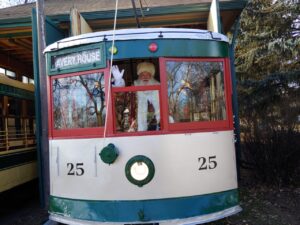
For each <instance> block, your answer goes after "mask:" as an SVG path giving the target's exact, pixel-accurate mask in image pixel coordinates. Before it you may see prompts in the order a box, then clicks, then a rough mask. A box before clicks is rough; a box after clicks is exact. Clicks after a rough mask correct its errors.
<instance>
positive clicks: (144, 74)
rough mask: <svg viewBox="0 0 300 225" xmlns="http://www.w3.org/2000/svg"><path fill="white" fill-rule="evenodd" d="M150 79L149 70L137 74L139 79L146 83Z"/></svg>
mask: <svg viewBox="0 0 300 225" xmlns="http://www.w3.org/2000/svg"><path fill="white" fill-rule="evenodd" d="M151 79H152V75H151V73H149V72H146V71H145V72H142V73H140V75H139V80H141V81H143V82H144V83H148V82H149V81H150V80H151Z"/></svg>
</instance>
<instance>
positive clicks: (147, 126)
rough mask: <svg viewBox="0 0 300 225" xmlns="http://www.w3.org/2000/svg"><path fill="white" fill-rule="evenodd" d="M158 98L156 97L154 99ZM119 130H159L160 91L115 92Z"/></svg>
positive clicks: (117, 126)
mask: <svg viewBox="0 0 300 225" xmlns="http://www.w3.org/2000/svg"><path fill="white" fill-rule="evenodd" d="M152 98H156V99H152ZM114 99H115V104H114V105H115V113H116V114H115V121H116V127H115V129H116V131H117V132H134V131H153V130H159V129H160V127H159V119H160V118H159V102H158V99H159V96H158V91H157V90H154V91H137V92H118V93H115V96H114Z"/></svg>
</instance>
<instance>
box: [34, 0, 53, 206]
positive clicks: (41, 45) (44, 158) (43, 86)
mask: <svg viewBox="0 0 300 225" xmlns="http://www.w3.org/2000/svg"><path fill="white" fill-rule="evenodd" d="M36 9H37V27H38V30H37V36H38V56H39V94H40V106H41V112H40V113H41V123H40V125H41V129H40V131H41V132H40V134H39V135H40V140H41V150H40V151H41V157H40V160H41V162H40V163H41V170H42V171H41V175H42V180H43V183H42V185H43V192H44V193H43V196H44V202H45V205H44V206H45V208H48V202H49V201H48V200H49V194H50V185H49V181H50V179H49V178H50V175H49V144H48V111H47V76H46V60H45V56H44V54H43V51H44V49H45V47H46V40H45V15H44V0H37V1H36Z"/></svg>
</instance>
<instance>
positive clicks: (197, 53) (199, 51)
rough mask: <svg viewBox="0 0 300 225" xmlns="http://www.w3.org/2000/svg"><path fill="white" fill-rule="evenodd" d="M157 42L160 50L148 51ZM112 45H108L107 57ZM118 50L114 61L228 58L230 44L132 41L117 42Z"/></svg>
mask: <svg viewBox="0 0 300 225" xmlns="http://www.w3.org/2000/svg"><path fill="white" fill-rule="evenodd" d="M152 42H155V43H157V45H158V50H157V51H156V52H154V53H152V52H150V51H149V50H148V46H149V44H150V43H152ZM110 46H111V45H110V44H107V45H106V47H107V55H108V56H109V55H110V54H109V52H108V49H109V48H110ZM115 46H116V48H117V49H118V52H117V54H116V55H115V56H114V59H126V58H145V57H222V58H223V57H228V44H227V43H226V42H221V41H213V40H212V41H210V40H182V39H181V40H178V39H177V40H176V39H174V40H170V39H169V40H167V39H165V40H159V39H157V40H131V41H116V43H115Z"/></svg>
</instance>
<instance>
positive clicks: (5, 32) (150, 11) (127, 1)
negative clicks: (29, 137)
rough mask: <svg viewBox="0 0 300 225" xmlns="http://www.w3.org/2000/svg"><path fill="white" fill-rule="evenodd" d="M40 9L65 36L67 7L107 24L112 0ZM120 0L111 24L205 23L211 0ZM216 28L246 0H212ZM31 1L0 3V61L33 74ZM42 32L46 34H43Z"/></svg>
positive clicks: (98, 26)
mask: <svg viewBox="0 0 300 225" xmlns="http://www.w3.org/2000/svg"><path fill="white" fill-rule="evenodd" d="M44 2H45V15H46V16H47V18H48V19H49V20H51V21H52V23H53V25H54V26H56V27H58V28H59V29H60V30H61V31H62V33H64V36H65V37H68V36H70V32H71V19H70V18H71V17H70V9H71V8H76V10H78V12H79V13H80V15H81V16H82V18H84V20H85V21H86V23H87V24H88V26H89V27H90V29H91V30H92V31H93V32H94V31H104V30H111V29H113V19H114V14H115V1H113V0H67V1H61V0H45V1H44ZM134 2H135V6H136V10H134V9H133V5H132V1H131V0H121V1H119V5H118V17H117V29H124V28H136V27H137V20H136V17H137V18H138V21H139V23H140V26H141V27H145V28H146V27H147V28H150V27H152V28H155V27H165V28H168V27H169V28H170V27H173V28H194V29H204V30H206V29H208V25H207V24H208V20H209V17H210V9H211V6H212V2H215V0H164V1H162V0H139V1H137V0H134ZM217 2H218V12H219V14H218V19H219V21H220V24H221V32H222V33H224V34H226V33H227V32H228V31H230V29H231V27H232V26H233V23H234V22H235V21H236V19H237V18H238V16H239V15H240V13H241V11H242V10H243V9H244V7H245V5H246V3H247V0H218V1H217ZM35 6H36V4H35V3H28V4H24V5H18V6H14V7H9V8H4V9H0V67H4V68H7V69H11V70H13V71H16V72H17V73H21V72H19V71H22V73H27V74H33V69H32V67H33V66H32V65H33V50H32V49H33V46H32V45H33V43H32V35H33V32H32V9H33V8H35ZM46 35H48V34H46ZM46 38H47V37H46Z"/></svg>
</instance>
